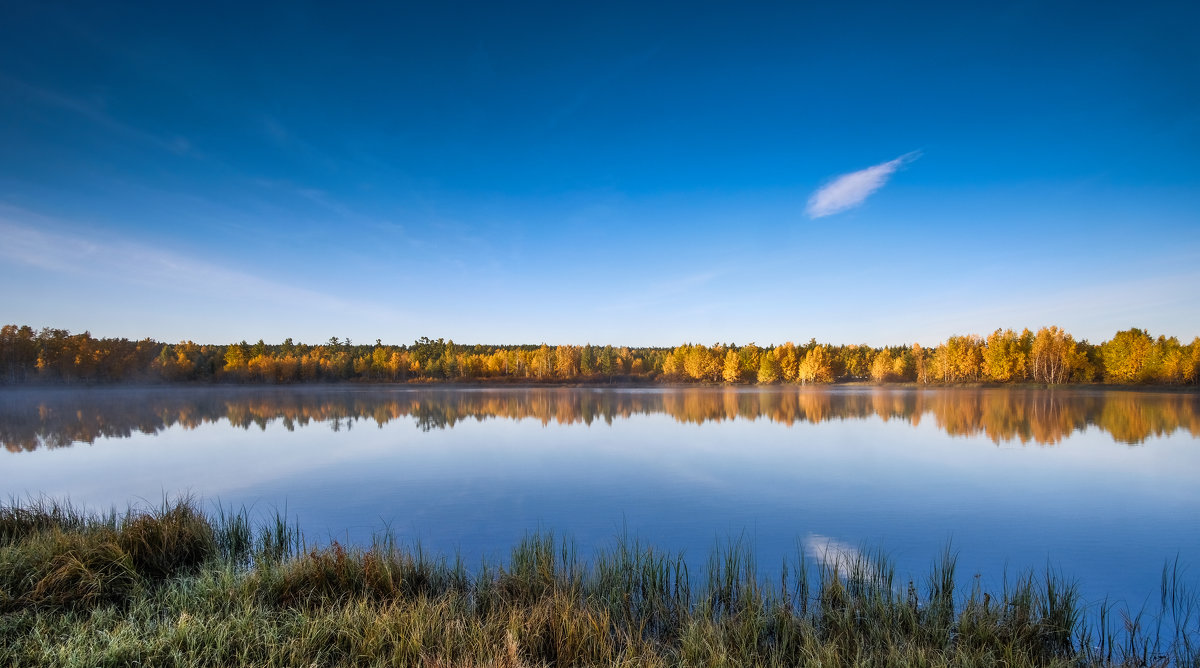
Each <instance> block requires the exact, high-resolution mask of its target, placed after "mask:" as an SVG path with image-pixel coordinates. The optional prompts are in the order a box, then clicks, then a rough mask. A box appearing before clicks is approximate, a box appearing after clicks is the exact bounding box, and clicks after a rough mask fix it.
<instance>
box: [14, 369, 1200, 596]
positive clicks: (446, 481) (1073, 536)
mask: <svg viewBox="0 0 1200 668" xmlns="http://www.w3.org/2000/svg"><path fill="white" fill-rule="evenodd" d="M0 442H2V443H3V445H4V447H5V448H6V449H7V450H8V452H7V453H0V491H2V492H3V493H5V494H6V495H7V496H8V497H10V498H25V497H29V496H42V495H44V496H51V497H54V498H60V499H61V498H69V499H70V500H72V501H73V502H75V503H78V504H83V505H86V506H87V507H89V508H94V509H106V508H109V507H112V506H116V507H117V508H124V507H126V506H127V505H130V504H135V505H137V504H143V505H145V504H150V505H156V504H157V503H159V502H160V501H161V499H162V498H163V497H164V496H177V495H180V494H192V495H195V496H198V497H201V498H202V499H204V501H205V503H207V504H210V505H213V506H215V504H217V503H220V504H221V505H223V506H225V507H230V506H232V507H235V508H237V507H241V506H246V507H249V508H252V509H253V510H254V511H255V512H262V513H270V512H274V511H275V510H276V509H279V510H285V511H286V513H287V514H288V515H289V516H290V517H293V518H296V519H298V520H299V522H300V523H301V525H302V526H303V528H304V531H305V533H306V536H307V537H308V538H309V540H310V541H325V540H329V539H337V540H341V541H349V542H365V541H368V540H370V537H371V535H372V534H373V533H374V532H376V531H379V530H380V529H382V528H384V527H387V528H389V529H390V530H391V531H393V532H394V533H395V534H396V535H397V536H398V538H400V539H401V540H403V541H414V540H420V541H421V542H422V545H423V547H425V548H426V549H429V550H434V551H438V552H445V553H447V554H454V553H455V552H457V553H460V554H461V555H462V556H463V557H464V559H466V560H467V563H468V564H472V563H478V560H479V559H481V558H483V557H487V558H489V559H495V560H499V559H503V558H504V556H505V554H506V551H507V550H508V549H509V548H510V547H511V546H512V545H513V544H515V543H516V542H517V541H518V540H519V539H520V538H521V536H522V535H524V534H525V533H526V532H529V531H533V530H538V529H541V530H553V531H555V532H557V533H559V534H561V535H564V536H570V537H573V538H574V539H575V540H576V541H577V542H578V543H579V546H580V548H581V550H582V552H583V553H584V554H587V553H588V550H589V549H591V548H592V547H595V546H601V545H603V546H608V545H611V543H612V541H613V538H614V537H615V536H617V535H621V534H628V535H631V536H635V537H637V538H638V539H640V540H642V541H643V542H648V543H652V544H654V545H657V546H660V547H662V548H666V549H670V550H682V551H683V552H684V554H685V557H687V558H688V559H690V560H694V562H695V563H696V565H697V566H698V567H702V566H703V563H704V560H705V558H706V557H707V555H708V553H709V552H710V551H711V549H712V547H713V546H714V544H717V543H723V542H724V541H727V540H730V539H734V540H742V541H745V542H747V543H748V544H749V545H750V546H751V547H753V548H754V552H755V554H756V555H757V557H758V561H759V568H760V572H761V573H762V574H763V575H764V577H773V576H774V574H776V573H778V570H779V567H780V563H781V562H782V560H783V559H784V558H795V556H796V554H797V551H798V549H803V550H804V551H805V554H806V557H807V558H808V559H810V560H812V561H813V562H814V563H815V562H818V561H825V562H829V561H830V560H833V561H837V560H838V559H845V558H847V557H848V556H849V555H854V554H859V553H871V552H876V551H882V552H884V553H886V554H888V555H890V556H891V558H893V559H894V560H895V562H896V566H897V578H898V580H903V581H904V582H907V579H909V578H912V579H918V580H919V579H921V578H923V577H925V576H926V574H927V573H928V570H929V566H930V563H931V561H932V560H933V559H935V558H936V557H937V556H938V555H939V554H940V553H941V552H942V550H943V548H945V547H946V545H947V543H950V545H951V547H952V549H953V550H955V551H957V552H958V553H959V567H960V578H962V579H963V580H964V583H966V582H968V581H969V580H970V579H971V578H972V576H974V574H976V573H979V574H981V578H982V579H983V581H984V582H983V583H984V584H985V585H986V586H990V587H993V588H996V589H998V588H999V586H1000V580H1001V578H1002V577H1003V575H1004V573H1005V571H1006V570H1007V572H1008V574H1009V575H1010V576H1012V575H1015V574H1016V573H1018V572H1020V571H1021V570H1024V569H1029V568H1032V569H1035V570H1039V571H1040V570H1042V569H1044V568H1046V567H1047V565H1050V566H1053V567H1056V568H1058V569H1059V570H1061V571H1062V572H1063V573H1065V574H1067V575H1069V576H1072V577H1075V578H1077V579H1078V580H1079V582H1080V585H1081V590H1082V592H1083V595H1084V599H1085V601H1091V602H1096V601H1099V600H1101V599H1102V598H1104V597H1106V596H1107V597H1109V598H1110V600H1121V601H1125V602H1127V603H1128V604H1129V605H1130V606H1132V607H1133V608H1134V609H1136V608H1137V607H1139V606H1140V605H1141V604H1143V603H1144V602H1146V601H1147V600H1155V599H1154V597H1156V596H1157V594H1158V584H1159V577H1160V575H1161V570H1162V567H1163V564H1164V562H1165V561H1167V560H1173V559H1175V558H1176V557H1178V558H1179V559H1180V561H1181V562H1182V563H1184V564H1185V565H1188V566H1190V567H1191V568H1193V569H1195V568H1200V531H1197V528H1196V522H1195V518H1196V517H1198V516H1200V492H1197V487H1198V486H1197V485H1196V484H1195V480H1196V477H1197V473H1200V406H1198V401H1197V397H1196V395H1195V394H1183V393H1154V392H1114V391H1105V390H1093V389H1055V390H1025V389H1022V390H1003V389H945V388H943V389H929V390H925V389H912V388H867V387H850V388H795V387H788V388H779V389H757V388H686V389H673V388H642V389H597V388H521V389H516V388H514V389H494V388H469V389H460V388H451V387H422V388H408V387H402V388H396V387H387V388H374V387H349V386H338V387H329V388H312V387H309V388H300V389H296V388H261V387H256V388H200V389H196V388H151V389H128V388H113V389H92V390H83V391H64V390H40V391H28V390H25V391H11V390H5V391H2V392H0ZM1193 579H1194V578H1193Z"/></svg>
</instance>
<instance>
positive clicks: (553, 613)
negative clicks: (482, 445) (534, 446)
mask: <svg viewBox="0 0 1200 668" xmlns="http://www.w3.org/2000/svg"><path fill="white" fill-rule="evenodd" d="M822 558H823V559H824V560H823V561H822V562H819V563H818V562H816V561H815V560H810V559H807V558H806V557H805V556H804V555H803V554H800V555H797V557H796V558H795V559H793V560H791V561H790V562H789V563H787V564H785V565H784V568H783V570H782V576H781V577H780V579H779V581H778V582H774V583H767V582H764V581H762V580H761V579H760V578H759V577H758V575H757V571H756V567H755V561H754V555H753V554H751V553H750V552H749V550H748V549H747V548H746V547H745V546H744V545H742V544H739V543H737V542H734V543H730V544H727V545H726V546H724V547H721V548H718V549H716V550H715V551H714V553H713V555H712V556H711V557H710V559H709V562H708V566H707V568H705V569H703V570H704V572H703V573H696V572H691V571H689V568H688V566H687V564H686V563H685V562H684V560H683V559H682V557H681V556H680V555H673V554H666V553H663V552H660V551H657V550H655V549H654V548H653V547H649V546H645V545H641V544H639V543H638V542H636V541H632V540H629V539H622V540H618V541H616V543H615V545H614V546H613V547H612V548H610V549H607V550H603V551H601V552H599V553H598V554H596V555H595V556H594V557H591V558H587V559H585V558H583V557H581V555H579V554H578V551H577V550H576V549H575V548H574V547H573V546H572V544H571V543H570V542H569V541H557V540H556V539H555V538H554V536H552V535H545V534H543V535H532V536H530V537H528V538H526V539H525V540H524V541H522V542H521V543H520V544H519V545H517V546H516V547H515V548H514V549H513V551H512V554H511V557H510V558H509V559H508V560H507V562H506V563H504V564H495V565H486V564H485V565H482V566H480V567H478V568H472V569H468V568H467V567H465V566H464V565H463V564H462V563H460V562H456V561H450V560H447V559H445V558H442V557H437V556H433V555H429V554H427V553H425V552H423V551H422V550H421V549H420V548H419V547H417V548H412V549H407V548H404V547H401V546H398V545H397V544H396V542H395V541H394V540H392V539H391V538H390V537H389V536H387V535H381V536H379V537H378V538H377V539H376V540H375V542H374V543H373V544H372V545H370V546H367V547H362V548H349V547H345V546H342V545H340V544H338V543H336V542H334V543H331V544H328V545H321V546H307V545H305V543H304V539H303V537H302V536H301V535H300V534H299V532H298V531H297V530H296V529H295V528H294V527H293V526H291V525H289V524H288V523H287V522H285V521H283V520H282V519H280V518H278V517H277V518H275V519H274V520H273V521H267V522H264V523H262V524H259V525H257V526H253V525H252V522H251V520H250V519H249V516H248V515H247V514H246V513H225V512H218V513H217V514H216V515H215V516H213V517H208V516H205V515H204V514H203V513H202V512H201V511H200V510H199V509H198V507H197V505H196V504H195V503H194V502H187V501H185V502H179V503H169V504H164V506H163V507H161V508H159V509H157V510H153V511H130V512H128V513H124V514H118V513H110V514H108V515H104V516H94V515H86V514H83V513H81V512H79V511H77V510H75V509H72V508H71V507H69V506H65V505H58V504H54V503H51V502H45V501H43V502H34V503H25V504H16V505H10V506H7V507H3V508H0V637H3V638H4V642H3V643H0V664H3V665H7V666H44V665H61V666H72V665H79V666H83V665H87V666H109V665H112V666H117V665H154V666H248V665H253V666H298V665H305V666H307V665H321V666H510V667H518V666H543V665H545V666H548V665H560V666H565V665H579V666H616V665H622V666H624V665H645V666H674V665H713V666H717V665H731V666H732V665H763V666H782V665H788V666H793V665H823V666H849V665H922V666H950V665H955V666H961V665H980V666H982V665H1007V666H1109V665H1127V666H1150V665H1177V666H1198V665H1200V646H1198V645H1197V642H1200V607H1198V601H1197V597H1196V595H1195V593H1194V592H1191V591H1190V590H1189V589H1188V588H1187V586H1186V585H1185V584H1184V582H1182V581H1181V578H1180V569H1179V568H1177V567H1168V568H1166V569H1165V570H1164V575H1163V582H1162V591H1161V596H1160V597H1159V598H1160V601H1159V603H1160V605H1159V606H1158V607H1159V609H1158V610H1157V611H1156V612H1155V613H1153V614H1151V613H1150V612H1147V611H1145V610H1142V611H1134V612H1132V613H1130V612H1126V611H1116V610H1113V609H1111V608H1109V607H1102V608H1100V609H1098V610H1088V609H1086V608H1084V607H1083V606H1082V605H1081V603H1080V601H1079V599H1078V597H1077V595H1076V592H1075V588H1074V587H1073V585H1072V584H1071V583H1070V582H1069V581H1068V580H1066V579H1065V578H1064V577H1062V576H1061V575H1057V574H1054V573H1051V572H1048V573H1047V574H1045V575H1044V576H1040V577H1039V576H1034V575H1024V576H1020V577H1017V578H1015V579H1012V580H1009V581H1008V582H1006V583H1005V585H1004V586H1003V588H1002V590H1001V591H997V592H985V591H982V590H981V589H980V587H979V586H978V585H977V584H976V585H975V586H973V587H971V588H969V589H968V590H966V591H963V590H961V589H960V588H959V587H958V583H959V580H958V578H957V577H956V573H955V558H954V555H953V554H951V553H949V552H947V553H946V554H945V555H943V556H942V557H941V559H940V560H938V561H936V562H935V565H934V566H933V568H932V570H931V572H930V573H929V575H928V576H927V577H926V578H924V579H922V580H920V581H912V582H909V581H900V580H898V579H897V578H896V576H895V573H894V570H893V569H892V567H891V566H889V565H888V563H887V561H886V559H884V558H882V557H878V556H876V557H873V558H861V557H850V556H846V555H840V554H838V553H830V554H825V555H822ZM976 582H978V578H977V579H976Z"/></svg>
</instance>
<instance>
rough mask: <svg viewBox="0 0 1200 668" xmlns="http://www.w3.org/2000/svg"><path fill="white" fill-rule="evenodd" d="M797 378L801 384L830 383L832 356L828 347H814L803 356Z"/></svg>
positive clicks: (831, 377)
mask: <svg viewBox="0 0 1200 668" xmlns="http://www.w3.org/2000/svg"><path fill="white" fill-rule="evenodd" d="M797 377H798V378H799V379H800V382H802V383H832V382H833V355H832V354H831V353H830V351H829V347H828V346H824V345H821V346H815V347H813V348H810V349H809V351H808V352H807V353H805V354H804V359H803V360H802V361H801V362H800V368H799V370H798V371H797Z"/></svg>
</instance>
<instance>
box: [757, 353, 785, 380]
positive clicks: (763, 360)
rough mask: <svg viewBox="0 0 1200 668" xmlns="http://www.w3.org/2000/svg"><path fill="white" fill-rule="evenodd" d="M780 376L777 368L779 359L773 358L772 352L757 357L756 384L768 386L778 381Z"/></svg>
mask: <svg viewBox="0 0 1200 668" xmlns="http://www.w3.org/2000/svg"><path fill="white" fill-rule="evenodd" d="M780 374H781V371H780V368H779V358H778V357H776V356H775V354H774V352H773V351H767V352H764V353H763V354H762V355H760V356H759V363H758V382H759V384H761V385H770V384H771V383H775V382H778V381H779V376H780Z"/></svg>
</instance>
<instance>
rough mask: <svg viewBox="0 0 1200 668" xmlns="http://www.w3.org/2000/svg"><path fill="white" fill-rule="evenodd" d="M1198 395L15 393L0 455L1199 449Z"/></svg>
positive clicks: (713, 390)
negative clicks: (843, 444) (341, 433)
mask: <svg viewBox="0 0 1200 668" xmlns="http://www.w3.org/2000/svg"><path fill="white" fill-rule="evenodd" d="M1198 402H1200V397H1198V396H1197V395H1196V394H1194V393H1155V392H1128V391H1111V390H1103V389H1094V390H1093V389H1074V388H1072V389H1054V390H1041V389H993V388H978V389H977V388H937V389H914V388H886V387H880V388H872V387H842V388H836V387H835V388H805V387H783V388H768V389H759V388H732V387H723V388H722V387H708V388H678V389H677V388H654V389H595V388H494V389H480V388H470V389H461V388H450V387H435V388H403V389H394V388H387V389H362V388H345V387H339V388H303V389H296V388H286V389H282V388H281V389H273V388H205V389H177V388H165V389H92V390H83V391H65V390H58V389H48V390H32V391H31V390H20V391H9V390H6V391H3V392H0V442H2V443H3V444H4V447H5V448H7V449H8V450H9V451H10V452H22V451H31V450H36V449H38V448H57V447H65V446H69V445H73V444H76V443H94V442H95V441H96V439H98V438H126V437H129V436H131V435H132V434H134V433H142V434H155V433H158V432H160V431H163V430H165V429H168V428H172V427H182V428H184V429H192V428H195V427H197V426H200V425H204V424H211V423H217V422H221V421H227V422H228V424H229V425H231V426H234V427H241V428H243V429H249V428H251V427H257V428H259V429H266V428H267V425H269V424H273V423H279V424H281V425H282V426H283V427H284V428H286V429H288V430H289V431H291V430H294V429H295V428H297V427H305V426H309V425H310V424H312V423H322V424H328V425H330V426H331V427H333V428H337V429H343V428H346V427H348V426H350V425H352V424H353V423H354V422H357V421H360V420H361V421H373V422H375V423H377V424H379V425H384V424H387V423H389V422H392V421H393V420H399V419H411V420H413V421H414V422H415V424H416V426H417V427H418V428H419V429H421V430H423V431H430V430H434V429H452V428H453V427H454V426H455V425H456V424H458V423H459V422H461V421H463V420H475V421H483V420H489V419H498V418H502V419H517V420H527V419H532V420H538V421H540V422H541V423H542V424H550V423H555V424H560V425H574V424H579V425H591V424H592V423H594V422H596V421H597V420H601V421H603V422H605V423H607V424H611V423H613V422H614V421H616V420H621V419H627V418H630V417H632V416H635V415H658V414H665V415H669V416H671V418H673V419H675V420H677V421H679V422H684V423H693V424H704V423H709V422H721V421H725V420H759V419H764V420H770V421H771V422H775V423H780V424H783V425H788V426H791V425H795V424H797V423H806V422H809V423H817V422H825V421H828V420H854V419H871V418H881V419H883V420H885V421H892V420H900V421H903V422H907V423H909V424H911V425H913V426H916V425H918V424H920V423H921V421H922V420H927V419H932V420H933V423H934V424H935V425H936V426H937V427H938V428H939V429H940V430H942V431H943V432H945V433H947V434H949V435H952V436H975V435H983V436H986V437H987V438H989V439H991V440H992V441H993V442H995V443H997V444H999V443H1002V442H1005V443H1007V442H1014V441H1016V442H1020V443H1023V444H1024V443H1034V444H1038V445H1053V444H1056V443H1059V442H1060V441H1062V439H1063V438H1065V437H1067V436H1069V435H1070V434H1072V433H1074V432H1076V431H1081V430H1084V429H1086V428H1089V427H1095V428H1098V429H1100V430H1102V431H1103V432H1105V433H1107V434H1109V435H1110V436H1111V437H1112V438H1113V440H1115V441H1117V442H1120V443H1127V444H1130V445H1137V444H1140V443H1143V442H1145V440H1146V439H1147V438H1150V437H1152V436H1163V435H1166V434H1170V433H1172V432H1175V431H1176V430H1180V429H1182V430H1185V431H1187V432H1188V433H1190V434H1191V435H1192V436H1200V410H1198V409H1197V404H1198Z"/></svg>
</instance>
